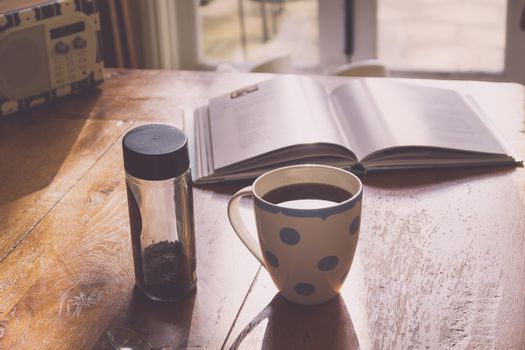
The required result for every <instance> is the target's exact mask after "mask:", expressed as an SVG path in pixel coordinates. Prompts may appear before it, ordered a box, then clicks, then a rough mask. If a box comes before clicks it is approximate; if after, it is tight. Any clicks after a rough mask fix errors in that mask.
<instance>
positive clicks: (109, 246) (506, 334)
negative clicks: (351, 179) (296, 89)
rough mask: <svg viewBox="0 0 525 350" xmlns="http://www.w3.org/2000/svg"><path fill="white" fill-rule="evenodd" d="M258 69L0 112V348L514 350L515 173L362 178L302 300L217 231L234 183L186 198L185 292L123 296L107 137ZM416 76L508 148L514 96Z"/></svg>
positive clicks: (113, 167) (229, 234)
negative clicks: (349, 214) (191, 260)
mask: <svg viewBox="0 0 525 350" xmlns="http://www.w3.org/2000/svg"><path fill="white" fill-rule="evenodd" d="M269 77H271V75H266V74H241V73H239V74H235V73H221V74H219V73H205V72H179V71H177V72H175V71H153V70H152V71H148V70H109V71H108V72H107V74H106V81H105V82H104V84H103V85H102V87H101V89H99V90H95V91H93V92H90V93H88V94H86V95H82V96H72V97H69V98H66V99H62V100H58V101H55V102H53V103H52V104H51V105H48V106H41V107H37V108H35V109H33V110H31V111H25V112H22V113H18V114H15V115H10V116H6V117H4V118H1V119H0V349H90V348H93V349H110V345H109V344H108V342H107V340H106V337H105V331H106V330H107V329H108V327H111V326H126V327H129V328H131V329H134V330H136V331H138V332H140V333H142V334H144V336H145V338H146V339H148V340H149V341H150V342H151V343H152V344H153V345H155V346H161V345H166V344H169V345H171V346H172V348H204V349H220V348H226V349H356V348H362V349H408V348H422V349H425V348H428V349H523V348H525V301H524V298H523V296H524V295H525V253H524V252H525V250H524V248H525V215H524V213H525V210H524V209H525V208H524V206H525V199H524V194H525V172H524V169H523V168H516V169H514V168H477V169H456V170H443V171H441V170H440V171H423V170H421V171H410V172H390V173H383V174H368V175H367V176H365V177H364V178H363V181H364V184H365V188H364V200H363V220H362V228H361V234H360V238H359V243H358V249H357V252H356V256H355V259H354V263H353V266H352V269H351V272H350V275H349V277H348V279H347V282H346V283H345V285H344V287H343V289H342V292H341V295H340V296H339V297H337V298H336V299H333V300H332V301H330V302H327V303H325V304H323V305H320V306H316V307H304V306H298V305H293V304H290V303H288V302H287V301H285V300H284V299H282V298H281V297H280V295H279V294H278V293H277V291H276V289H275V287H274V286H273V284H272V282H271V280H270V278H269V276H268V274H267V273H266V271H265V270H264V268H262V267H260V265H259V264H258V263H257V261H256V260H255V258H253V257H252V256H251V255H250V253H249V252H248V251H247V249H245V248H244V246H243V245H242V243H241V242H240V241H239V240H238V239H237V237H236V236H235V234H234V233H233V230H232V229H231V227H230V225H229V223H228V219H227V216H226V215H225V214H226V206H227V202H228V199H229V197H230V195H231V194H232V193H234V191H235V190H237V189H239V188H240V187H242V186H243V185H245V184H246V183H238V184H229V185H220V186H219V185H217V186H208V187H203V188H197V189H195V191H194V205H195V208H194V209H195V221H196V222H195V225H196V236H197V237H196V242H197V274H198V278H199V279H198V287H197V290H196V291H195V292H194V293H193V294H191V295H190V296H189V297H188V298H186V299H185V300H183V301H181V302H176V303H159V302H153V301H150V300H148V299H147V298H145V297H144V296H142V294H141V293H140V292H139V291H138V290H136V289H135V288H134V276H133V264H132V255H131V246H130V237H129V222H128V217H127V215H128V214H127V202H126V194H125V184H124V171H123V167H122V148H121V138H122V136H123V135H124V134H125V132H126V131H127V130H129V129H130V128H133V127H135V126H137V125H140V124H144V123H152V122H161V123H168V124H171V125H174V126H178V127H182V126H183V123H182V111H183V110H184V109H187V108H193V107H195V106H199V105H201V104H204V103H206V101H207V100H208V99H209V98H210V97H213V96H215V95H218V94H221V93H224V92H227V91H230V90H233V89H236V88H239V87H242V86H244V85H247V84H252V83H256V82H258V81H261V80H264V79H268V78H269ZM317 79H319V80H320V81H322V82H323V83H324V84H325V85H326V86H327V87H329V88H333V87H335V86H337V85H338V84H340V83H341V82H343V81H344V79H346V78H340V77H317ZM420 83H421V84H427V85H428V84H429V85H437V86H445V87H451V88H455V89H458V90H460V91H462V92H465V93H468V94H470V95H472V96H473V97H474V98H476V99H477V100H478V101H479V103H480V105H481V107H482V108H483V110H484V111H486V112H487V114H488V115H489V116H491V117H493V120H492V121H493V123H494V124H495V128H496V129H497V130H498V131H499V132H501V133H502V134H503V135H504V137H505V139H507V140H508V142H509V143H510V144H511V145H512V146H513V148H514V149H515V150H516V151H517V152H518V154H520V155H521V156H524V155H525V136H524V135H523V128H524V124H523V123H524V108H523V106H524V103H523V100H524V99H523V97H524V90H523V87H522V86H519V85H515V84H503V83H483V82H459V81H421V82H420ZM243 210H244V213H245V214H247V215H249V213H250V207H249V205H248V204H247V205H245V208H244V209H243Z"/></svg>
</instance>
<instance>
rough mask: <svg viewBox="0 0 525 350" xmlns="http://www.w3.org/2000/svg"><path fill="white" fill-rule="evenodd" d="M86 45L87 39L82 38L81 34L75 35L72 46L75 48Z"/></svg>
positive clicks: (81, 47)
mask: <svg viewBox="0 0 525 350" xmlns="http://www.w3.org/2000/svg"><path fill="white" fill-rule="evenodd" d="M86 46H87V40H86V39H84V38H83V37H81V36H77V37H76V38H75V39H74V40H73V47H74V48H75V49H83V48H85V47H86Z"/></svg>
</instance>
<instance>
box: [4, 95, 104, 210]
mask: <svg viewBox="0 0 525 350" xmlns="http://www.w3.org/2000/svg"><path fill="white" fill-rule="evenodd" d="M99 95H100V92H98V91H93V92H89V93H88V94H86V95H82V96H69V97H67V98H64V99H65V102H69V103H73V104H75V105H76V106H77V108H76V113H77V114H89V112H90V111H91V110H92V109H93V108H94V107H95V105H96V103H97V100H98V98H99ZM60 102H63V101H62V100H59V101H54V102H52V103H51V104H49V105H45V106H39V107H36V108H34V109H31V110H27V111H22V112H18V113H15V114H12V115H8V116H5V117H1V118H0V179H2V181H1V182H0V205H2V204H5V203H9V202H11V201H14V200H16V199H18V198H21V197H24V196H26V195H29V194H31V193H34V192H37V191H39V190H41V189H43V188H45V187H47V186H48V185H49V184H50V183H51V182H52V181H53V179H54V178H55V176H56V175H57V173H58V172H59V170H60V169H61V167H62V165H63V163H64V161H65V159H66V158H67V157H68V155H69V154H70V152H71V149H72V148H73V146H74V145H75V143H76V142H77V139H78V136H79V135H80V133H81V132H82V129H83V128H84V125H85V124H86V119H84V118H73V117H70V115H69V114H68V113H62V112H60V113H59V112H57V113H52V112H51V111H53V110H55V109H57V110H60ZM71 113H75V112H74V111H71ZM71 115H74V114H71ZM57 190H64V189H57Z"/></svg>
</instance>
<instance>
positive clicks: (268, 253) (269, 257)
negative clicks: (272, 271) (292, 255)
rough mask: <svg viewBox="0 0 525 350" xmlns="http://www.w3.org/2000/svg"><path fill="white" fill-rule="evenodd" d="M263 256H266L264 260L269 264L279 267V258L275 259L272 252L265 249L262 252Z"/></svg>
mask: <svg viewBox="0 0 525 350" xmlns="http://www.w3.org/2000/svg"><path fill="white" fill-rule="evenodd" d="M264 256H265V257H266V261H268V264H270V266H272V267H275V268H277V267H279V259H277V257H276V256H275V254H274V253H272V252H271V251H269V250H267V251H265V252H264Z"/></svg>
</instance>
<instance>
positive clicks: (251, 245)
mask: <svg viewBox="0 0 525 350" xmlns="http://www.w3.org/2000/svg"><path fill="white" fill-rule="evenodd" d="M246 196H253V194H252V186H247V187H245V188H243V189H242V190H239V191H238V192H237V193H235V194H234V195H233V197H232V198H230V201H229V202H228V218H229V219H230V224H231V225H232V227H233V230H234V231H235V233H236V234H237V236H238V237H239V238H240V240H241V242H242V243H244V245H245V246H246V248H248V250H249V251H250V252H251V253H252V254H253V256H255V257H256V258H257V260H259V262H260V263H261V265H262V266H263V267H265V268H266V265H265V264H264V259H263V256H262V252H261V248H260V247H259V244H258V243H257V242H256V241H255V239H254V238H253V235H252V234H250V230H248V228H247V227H246V225H245V224H244V222H243V221H242V218H241V213H240V211H239V202H240V201H241V198H242V197H246Z"/></svg>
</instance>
